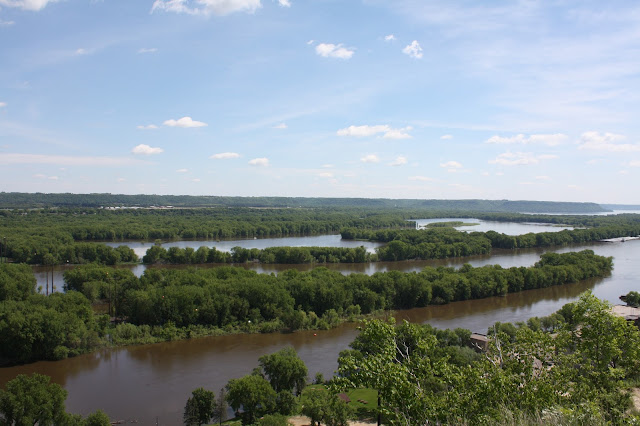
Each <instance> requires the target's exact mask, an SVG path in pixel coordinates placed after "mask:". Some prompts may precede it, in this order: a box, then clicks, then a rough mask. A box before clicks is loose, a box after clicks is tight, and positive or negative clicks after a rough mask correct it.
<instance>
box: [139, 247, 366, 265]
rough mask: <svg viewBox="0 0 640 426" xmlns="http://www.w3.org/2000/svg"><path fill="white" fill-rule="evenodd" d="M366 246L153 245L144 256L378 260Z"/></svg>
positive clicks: (147, 259)
mask: <svg viewBox="0 0 640 426" xmlns="http://www.w3.org/2000/svg"><path fill="white" fill-rule="evenodd" d="M374 259H375V257H374V258H373V259H372V256H371V254H370V253H368V252H367V250H366V249H365V248H364V247H353V248H348V247H267V248H265V249H257V248H252V249H247V248H242V247H233V248H232V249H231V252H225V251H221V250H217V249H216V248H215V247H211V248H209V247H205V246H202V247H199V248H198V249H197V250H196V249H193V248H191V247H186V248H179V247H169V248H168V249H165V248H163V247H161V246H153V247H150V248H149V249H148V250H147V253H146V254H145V255H144V257H143V258H142V263H145V264H158V263H159V264H170V265H190V264H205V263H246V262H260V263H267V264H302V263H364V262H369V261H371V260H374Z"/></svg>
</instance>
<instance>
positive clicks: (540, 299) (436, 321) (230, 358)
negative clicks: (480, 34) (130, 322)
mask: <svg viewBox="0 0 640 426" xmlns="http://www.w3.org/2000/svg"><path fill="white" fill-rule="evenodd" d="M583 248H590V249H592V250H594V251H595V252H596V253H597V254H600V255H604V256H613V257H614V271H613V272H612V274H611V276H609V277H606V278H602V279H596V280H589V281H587V282H582V283H578V284H570V285H566V286H562V287H553V288H548V289H540V290H532V291H527V292H522V293H518V294H511V295H507V296H506V297H499V298H488V299H482V300H474V301H466V302H456V303H451V304H449V305H445V306H431V307H428V308H420V309H412V310H407V311H399V312H396V314H395V316H396V318H398V319H407V320H409V321H413V322H419V323H429V324H432V325H434V326H437V327H442V328H455V327H463V328H468V329H471V330H473V331H478V332H485V331H486V330H487V327H489V326H490V325H492V324H493V323H494V322H496V321H503V322H505V321H511V322H515V321H526V320H527V319H528V318H530V317H532V316H544V315H548V314H551V313H553V312H555V311H557V310H558V309H559V308H560V307H561V306H562V305H564V304H565V303H568V302H570V301H574V300H576V298H577V297H578V296H579V294H580V293H582V292H583V291H585V290H588V289H592V290H593V292H594V294H595V295H596V296H597V297H599V298H602V299H605V300H608V301H610V302H612V303H618V302H619V300H618V297H619V296H620V295H622V294H626V293H627V292H629V291H631V290H638V287H639V284H638V279H637V278H638V276H640V262H639V260H640V241H638V240H636V241H628V242H625V243H595V244H590V245H585V246H579V247H572V248H562V249H559V250H556V251H557V252H566V251H572V250H581V249H583ZM540 253H541V251H540V250H522V251H519V252H498V253H497V254H495V255H493V256H482V257H474V258H471V259H469V258H467V259H464V260H461V259H452V260H447V261H442V262H444V263H442V264H447V265H451V266H459V265H461V264H462V263H464V262H465V261H466V262H468V263H471V264H472V265H474V266H481V265H485V264H495V263H499V264H501V265H503V266H504V267H509V266H528V265H532V264H533V263H535V262H536V261H537V260H538V257H539V254H540ZM425 264H428V262H425V263H422V262H398V263H386V264H383V265H380V267H382V268H386V269H387V270H388V269H399V270H404V271H409V270H418V269H420V268H421V267H422V266H423V265H425ZM348 266H349V267H348V268H345V265H336V267H337V269H338V270H342V271H343V272H347V273H350V272H356V271H354V270H351V266H354V265H348ZM357 266H362V265H357ZM365 272H366V271H365ZM314 333H316V334H317V335H315V336H314ZM356 333H357V331H356V330H355V325H354V324H346V325H343V326H342V327H339V328H337V329H334V330H330V331H317V332H297V333H292V334H270V335H235V336H222V337H209V338H203V339H195V340H188V341H181V342H168V343H159V344H155V345H144V346H136V347H128V348H121V349H115V350H104V351H101V352H98V353H94V354H90V355H85V356H80V357H76V358H71V359H67V360H63V361H56V362H37V363H33V364H29V365H25V366H19V367H12V368H4V369H0V384H4V383H6V381H8V380H11V379H12V378H14V377H15V376H16V375H17V374H20V373H31V372H39V373H42V374H47V375H50V376H51V377H52V379H53V381H54V382H56V383H60V384H61V385H63V386H64V387H65V389H67V391H68V392H69V397H68V399H67V410H68V411H71V412H74V413H81V414H85V415H86V414H88V413H89V412H92V411H95V410H96V409H98V408H102V409H104V410H105V411H106V412H107V413H108V414H109V416H110V417H111V418H112V419H124V420H137V421H138V424H144V425H152V424H155V419H156V416H157V417H158V419H159V424H162V425H176V424H181V417H182V410H183V408H184V404H185V402H186V400H187V398H188V397H189V395H190V393H191V391H192V390H193V389H195V388H197V387H200V386H203V387H205V388H207V389H211V390H216V391H217V390H219V389H220V388H221V387H223V386H224V385H225V384H226V383H227V382H228V381H229V379H232V378H237V377H241V376H243V375H245V374H248V373H250V371H251V370H252V369H253V368H254V367H256V366H257V365H258V358H259V357H260V356H261V355H264V354H267V353H271V352H274V351H277V350H279V349H281V348H282V347H284V346H287V345H291V346H293V347H294V348H295V349H296V351H297V352H298V353H299V355H300V357H301V358H302V359H303V360H304V362H305V363H306V364H307V366H308V368H309V374H310V376H311V377H313V375H314V374H315V373H316V372H322V373H323V374H324V375H325V376H329V375H331V374H332V372H333V371H334V370H335V369H336V368H337V361H336V360H337V356H338V353H339V352H340V351H341V350H343V349H345V348H347V347H348V345H349V343H350V342H351V341H352V340H353V339H354V337H355V335H356Z"/></svg>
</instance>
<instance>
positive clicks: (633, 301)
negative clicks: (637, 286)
mask: <svg viewBox="0 0 640 426" xmlns="http://www.w3.org/2000/svg"><path fill="white" fill-rule="evenodd" d="M624 301H625V302H626V303H627V305H629V306H633V307H635V308H637V307H640V293H638V292H637V291H630V292H629V293H627V295H626V296H624Z"/></svg>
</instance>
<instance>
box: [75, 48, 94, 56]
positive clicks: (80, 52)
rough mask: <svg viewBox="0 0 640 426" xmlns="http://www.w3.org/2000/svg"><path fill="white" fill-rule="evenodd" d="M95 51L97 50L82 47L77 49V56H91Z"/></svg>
mask: <svg viewBox="0 0 640 426" xmlns="http://www.w3.org/2000/svg"><path fill="white" fill-rule="evenodd" d="M95 51H96V50H95V49H85V48H84V47H81V48H79V49H76V51H75V54H76V55H77V56H83V55H90V54H92V53H93V52H95Z"/></svg>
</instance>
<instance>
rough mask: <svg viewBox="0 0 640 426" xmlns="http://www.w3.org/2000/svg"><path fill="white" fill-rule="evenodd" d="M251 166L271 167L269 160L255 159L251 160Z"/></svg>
mask: <svg viewBox="0 0 640 426" xmlns="http://www.w3.org/2000/svg"><path fill="white" fill-rule="evenodd" d="M249 165H251V166H256V167H267V166H268V165H269V159H268V158H264V157H263V158H254V159H253V160H249Z"/></svg>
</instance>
